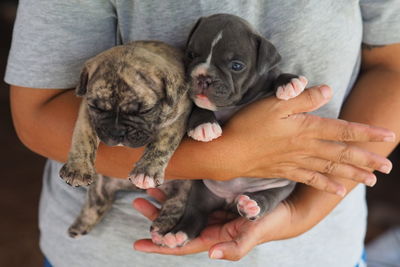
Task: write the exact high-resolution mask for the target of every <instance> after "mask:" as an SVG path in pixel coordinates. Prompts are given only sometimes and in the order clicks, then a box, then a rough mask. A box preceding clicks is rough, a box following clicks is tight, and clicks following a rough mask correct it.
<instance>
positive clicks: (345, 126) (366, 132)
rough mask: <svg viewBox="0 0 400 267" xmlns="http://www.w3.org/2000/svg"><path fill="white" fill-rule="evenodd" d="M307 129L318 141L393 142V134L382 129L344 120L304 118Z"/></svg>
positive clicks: (309, 116) (308, 116) (310, 116)
mask: <svg viewBox="0 0 400 267" xmlns="http://www.w3.org/2000/svg"><path fill="white" fill-rule="evenodd" d="M306 117H307V118H306V121H307V126H306V127H307V129H308V131H309V133H310V134H311V136H313V137H315V138H318V139H325V140H332V141H340V142H371V141H372V142H394V141H395V138H396V136H395V134H394V133H393V132H392V131H389V130H387V129H384V128H380V127H374V126H370V125H366V124H361V123H355V122H348V121H344V120H337V119H328V118H317V117H315V116H313V115H310V114H308V115H307V116H306Z"/></svg>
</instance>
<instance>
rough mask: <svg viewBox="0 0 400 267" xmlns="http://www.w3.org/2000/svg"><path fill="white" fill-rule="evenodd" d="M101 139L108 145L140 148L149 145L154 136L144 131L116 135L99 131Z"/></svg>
mask: <svg viewBox="0 0 400 267" xmlns="http://www.w3.org/2000/svg"><path fill="white" fill-rule="evenodd" d="M97 135H98V136H99V138H100V140H101V141H102V142H103V143H104V144H106V145H107V146H127V147H132V148H138V147H142V146H145V145H147V144H148V143H150V142H151V141H152V140H153V136H152V135H150V134H147V133H144V132H142V131H130V132H126V133H125V134H123V135H122V134H120V135H115V134H114V133H113V134H111V133H109V132H108V133H106V132H104V131H101V130H100V131H97Z"/></svg>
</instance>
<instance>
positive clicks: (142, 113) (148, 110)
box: [138, 108, 152, 115]
mask: <svg viewBox="0 0 400 267" xmlns="http://www.w3.org/2000/svg"><path fill="white" fill-rule="evenodd" d="M151 111H152V109H151V108H149V109H145V110H139V112H138V113H139V114H140V115H144V114H147V113H150V112H151Z"/></svg>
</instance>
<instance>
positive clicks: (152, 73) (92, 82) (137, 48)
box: [60, 41, 191, 236]
mask: <svg viewBox="0 0 400 267" xmlns="http://www.w3.org/2000/svg"><path fill="white" fill-rule="evenodd" d="M187 91H188V88H187V84H186V82H185V76H184V66H183V53H182V52H180V51H179V50H178V49H176V48H173V47H171V46H169V45H167V44H165V43H162V42H156V41H138V42H133V43H130V44H127V45H122V46H116V47H113V48H111V49H109V50H107V51H105V52H103V53H100V54H99V55H97V56H95V57H94V58H92V59H90V60H88V61H87V62H86V63H85V65H84V68H83V70H82V72H81V77H80V81H79V84H78V86H77V88H76V94H77V95H78V96H81V97H83V99H82V103H81V106H80V110H79V115H78V119H77V121H76V125H75V129H74V132H73V138H72V145H71V149H70V152H69V155H68V160H67V162H66V163H65V164H64V166H63V167H62V168H61V170H60V176H61V177H62V178H63V179H64V180H65V181H66V182H67V183H68V184H70V185H73V186H82V185H83V186H85V185H90V184H92V183H93V185H92V186H90V187H89V189H88V199H87V202H86V203H85V206H84V208H83V210H82V212H81V215H80V216H79V217H78V218H77V220H76V221H75V223H74V224H73V225H72V227H71V228H70V231H69V232H70V235H71V236H77V235H80V234H85V233H86V232H88V231H89V230H90V229H91V228H92V227H93V226H94V225H95V224H96V223H97V222H98V221H99V220H100V218H101V217H102V216H103V215H104V213H105V212H106V211H107V210H108V209H109V208H110V207H111V204H112V202H113V199H114V196H115V192H116V191H118V190H132V189H133V188H134V187H133V185H132V183H133V184H134V185H136V186H137V187H138V188H151V187H155V186H158V185H161V184H162V183H163V179H164V171H165V168H166V166H167V164H168V161H169V159H170V158H171V156H172V154H173V153H174V151H175V150H176V148H177V146H178V145H179V143H180V141H181V139H182V137H183V135H184V133H185V132H186V122H187V118H188V116H189V113H190V109H191V101H190V99H189V97H188V93H187ZM100 141H102V142H104V143H105V144H107V145H109V146H128V147H133V148H136V147H141V146H146V149H145V152H144V153H143V155H142V157H141V158H140V160H139V161H138V162H137V163H136V165H135V167H134V169H133V170H132V171H131V173H130V175H129V178H130V180H131V181H132V183H131V182H129V181H128V180H120V179H112V178H111V179H110V178H108V177H105V176H102V175H98V174H97V173H96V171H95V167H94V163H95V156H96V150H97V147H98V145H99V142H100ZM177 183H178V184H180V185H182V186H179V185H177ZM185 183H189V182H176V183H174V185H173V186H172V188H173V190H172V191H173V194H174V197H175V198H172V199H171V200H170V202H172V203H173V201H174V199H179V203H183V202H184V200H185V197H186V195H187V193H184V192H183V191H184V190H186V191H187V190H188V185H187V186H185V185H184V184H185ZM180 190H181V191H182V190H183V191H182V194H181V191H180ZM169 191H170V192H171V190H169ZM180 196H182V197H183V199H180ZM179 203H178V204H179Z"/></svg>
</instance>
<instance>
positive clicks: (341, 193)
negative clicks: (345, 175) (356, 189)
mask: <svg viewBox="0 0 400 267" xmlns="http://www.w3.org/2000/svg"><path fill="white" fill-rule="evenodd" d="M336 195H338V196H341V197H344V196H345V195H346V188H344V187H342V188H340V189H338V191H336Z"/></svg>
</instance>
